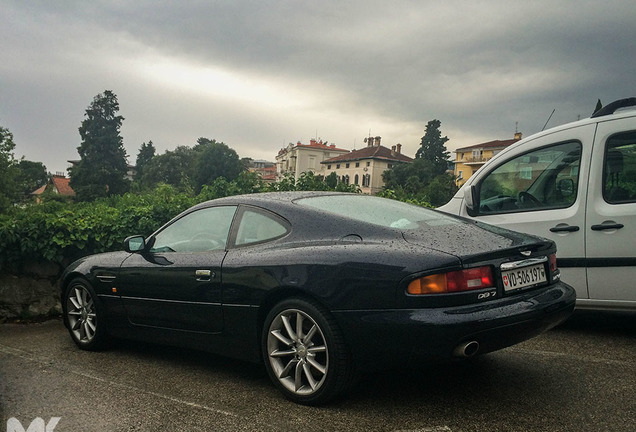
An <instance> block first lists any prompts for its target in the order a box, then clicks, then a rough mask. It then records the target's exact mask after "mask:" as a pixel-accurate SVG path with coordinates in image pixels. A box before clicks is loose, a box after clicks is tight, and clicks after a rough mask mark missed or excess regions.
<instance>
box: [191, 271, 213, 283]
mask: <svg viewBox="0 0 636 432" xmlns="http://www.w3.org/2000/svg"><path fill="white" fill-rule="evenodd" d="M194 274H195V276H196V278H197V280H198V281H209V280H211V279H212V278H213V277H214V276H215V274H214V272H213V271H210V270H197V271H195V272H194Z"/></svg>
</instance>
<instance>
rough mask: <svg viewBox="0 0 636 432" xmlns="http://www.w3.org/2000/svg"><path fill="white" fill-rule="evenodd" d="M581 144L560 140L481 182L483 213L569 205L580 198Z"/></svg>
mask: <svg viewBox="0 0 636 432" xmlns="http://www.w3.org/2000/svg"><path fill="white" fill-rule="evenodd" d="M580 162H581V143H580V142H578V141H572V142H565V143H559V144H555V145H551V146H547V147H543V148H540V149H537V150H534V151H531V152H528V153H525V154H522V155H520V156H517V157H515V158H513V159H510V160H509V161H507V162H505V163H503V164H502V165H500V166H498V167H497V168H495V169H494V170H493V171H492V172H490V173H489V174H488V175H487V176H486V177H485V178H484V179H483V180H482V181H481V183H480V184H479V186H478V187H479V213H480V214H484V215H486V214H497V213H514V212H520V211H538V210H547V209H556V208H566V207H569V206H571V205H572V204H573V203H574V201H576V196H577V190H578V183H579V165H580Z"/></svg>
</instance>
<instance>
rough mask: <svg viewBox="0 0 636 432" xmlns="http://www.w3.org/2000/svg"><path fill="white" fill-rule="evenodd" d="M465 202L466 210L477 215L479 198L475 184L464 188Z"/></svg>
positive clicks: (472, 214)
mask: <svg viewBox="0 0 636 432" xmlns="http://www.w3.org/2000/svg"><path fill="white" fill-rule="evenodd" d="M464 202H465V203H466V212H467V213H468V214H469V215H470V216H477V209H478V206H479V198H478V197H477V188H476V187H475V186H474V185H471V186H470V187H469V188H466V189H464Z"/></svg>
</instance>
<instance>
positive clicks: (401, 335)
mask: <svg viewBox="0 0 636 432" xmlns="http://www.w3.org/2000/svg"><path fill="white" fill-rule="evenodd" d="M575 302H576V294H575V291H574V289H573V288H572V287H570V286H569V285H567V284H565V283H563V282H557V283H555V284H553V285H550V286H548V287H544V288H540V289H536V290H531V291H528V292H525V293H521V294H517V295H515V296H511V297H507V298H502V299H497V300H494V301H489V302H484V303H481V304H476V305H469V306H456V307H449V308H431V309H394V310H366V311H338V312H334V315H335V317H336V319H337V321H338V322H339V324H340V326H341V328H342V329H343V332H344V334H345V338H346V339H347V342H348V344H349V346H350V347H351V349H352V355H353V358H354V361H355V363H356V364H357V365H359V366H360V368H361V369H362V370H363V371H364V370H371V369H377V368H379V367H385V366H387V365H390V364H404V363H405V362H406V361H413V360H440V359H449V358H452V357H453V356H458V355H461V354H462V352H461V349H458V347H460V348H461V347H462V346H464V345H465V344H467V343H472V342H476V343H477V345H475V344H471V347H470V348H469V350H468V354H469V355H473V354H483V353H487V352H491V351H495V350H498V349H501V348H505V347H507V346H511V345H514V344H516V343H519V342H522V341H524V340H527V339H530V338H532V337H534V336H537V335H539V334H541V333H543V332H545V331H547V330H549V329H551V328H552V327H555V326H557V325H559V324H560V323H562V322H564V321H565V320H566V319H567V318H568V317H569V316H570V315H571V314H572V312H573V311H574V305H575Z"/></svg>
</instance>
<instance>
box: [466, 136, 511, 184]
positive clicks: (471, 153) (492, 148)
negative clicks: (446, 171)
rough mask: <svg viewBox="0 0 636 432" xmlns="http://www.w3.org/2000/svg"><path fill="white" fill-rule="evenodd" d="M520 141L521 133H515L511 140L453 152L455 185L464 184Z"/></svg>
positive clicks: (497, 141)
mask: <svg viewBox="0 0 636 432" xmlns="http://www.w3.org/2000/svg"><path fill="white" fill-rule="evenodd" d="M520 139H521V133H520V132H517V133H515V136H514V138H513V139H508V140H494V141H488V142H485V143H481V144H475V145H472V146H468V147H462V148H458V149H457V150H455V162H454V163H455V172H454V174H455V183H456V184H457V186H461V185H463V184H464V183H466V180H468V179H469V178H470V176H472V175H473V174H474V173H475V172H476V171H477V170H478V169H479V168H481V166H482V165H483V164H485V163H486V162H488V161H489V160H490V159H492V157H493V156H494V155H496V154H497V153H499V152H500V151H502V150H503V149H505V148H506V147H508V146H510V145H512V144H514V143H516V142H517V141H519V140H520Z"/></svg>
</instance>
